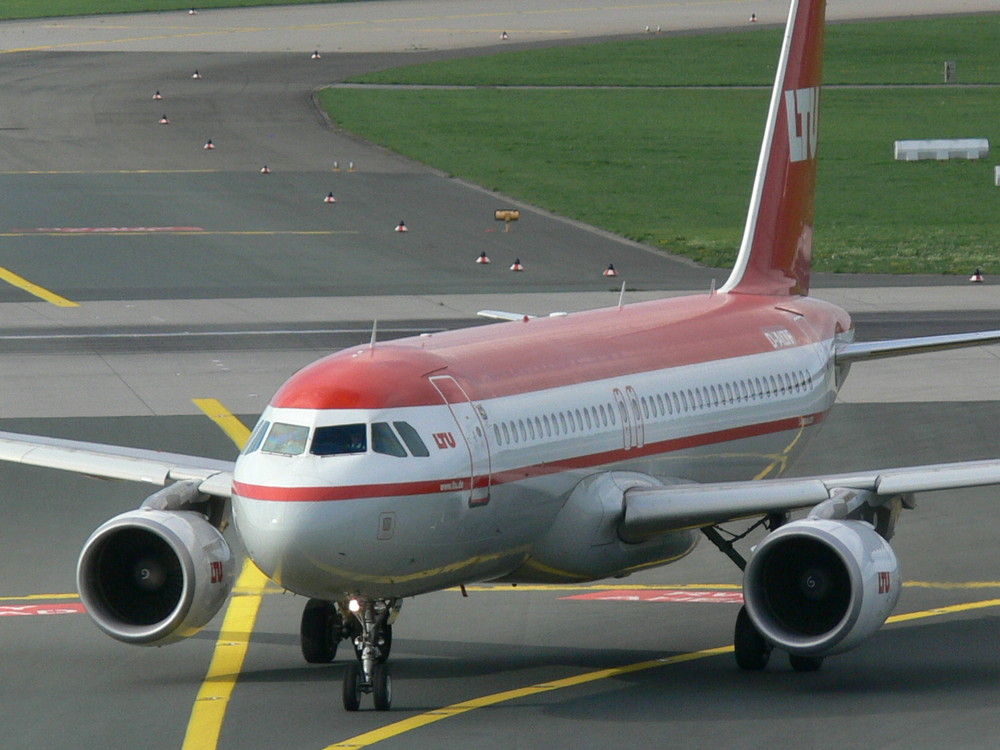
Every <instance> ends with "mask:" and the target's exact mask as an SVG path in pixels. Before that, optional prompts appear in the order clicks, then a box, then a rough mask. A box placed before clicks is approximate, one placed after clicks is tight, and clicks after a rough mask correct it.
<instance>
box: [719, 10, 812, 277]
mask: <svg viewBox="0 0 1000 750" xmlns="http://www.w3.org/2000/svg"><path fill="white" fill-rule="evenodd" d="M825 6H826V0H792V4H791V8H790V9H789V12H788V25H787V26H786V28H785V39H784V43H783V45H782V48H781V57H780V59H779V61H778V72H777V75H776V76H775V80H774V89H773V91H772V94H771V107H770V110H769V111H768V115H767V126H766V128H765V130H764V142H763V144H762V145H761V151H760V158H759V160H758V162H757V176H756V178H755V180H754V186H753V194H752V196H751V199H750V210H749V212H748V214H747V223H746V226H745V228H744V230H743V241H742V243H741V244H740V251H739V255H738V256H737V258H736V265H735V266H734V268H733V272H732V274H731V275H730V277H729V280H728V281H726V283H725V284H724V285H723V286H722V288H721V289H720V290H719V291H720V292H736V293H741V294H766V295H793V294H807V293H808V292H809V268H810V265H811V261H812V234H813V208H814V204H815V192H816V147H817V143H818V140H817V135H818V122H819V120H818V117H819V98H820V97H819V92H820V83H821V81H822V77H823V36H824V18H825Z"/></svg>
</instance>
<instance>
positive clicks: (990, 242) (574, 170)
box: [320, 16, 1000, 274]
mask: <svg viewBox="0 0 1000 750" xmlns="http://www.w3.org/2000/svg"><path fill="white" fill-rule="evenodd" d="M763 31H764V33H761V32H760V31H759V30H757V29H754V30H752V31H748V32H745V33H741V34H725V35H706V36H700V37H661V38H657V39H654V40H649V39H641V40H638V41H635V42H628V43H612V44H599V45H586V46H583V47H578V48H559V49H551V50H542V51H538V52H524V53H522V52H518V53H511V54H501V55H496V56H492V57H488V58H482V59H473V60H461V61H455V62H446V63H439V64H434V65H428V66H413V67H411V68H403V69H398V70H394V71H386V72H384V73H380V74H377V75H373V76H368V77H366V80H374V81H378V82H386V81H399V82H407V83H435V84H470V85H477V86H479V85H482V86H486V85H489V86H491V87H490V88H479V89H471V90H461V91H441V90H428V89H402V90H388V91H386V90H352V89H332V90H325V91H323V92H321V97H320V98H321V102H322V103H323V105H324V106H325V107H326V109H327V110H328V112H329V113H330V115H331V117H332V118H333V120H334V121H335V122H336V123H337V124H338V125H339V126H341V127H344V128H346V129H347V130H350V131H352V132H355V133H358V134H360V135H362V136H363V137H365V138H367V139H369V140H372V141H375V142H377V143H381V144H384V145H386V146H388V147H389V148H392V149H394V150H396V151H398V152H400V153H403V154H405V155H407V156H410V157H412V158H414V159H417V160H419V161H422V162H425V163H428V164H432V165H434V166H436V167H438V168H440V169H442V170H444V171H446V172H448V173H450V174H454V175H458V176H461V177H463V178H465V179H468V180H471V181H473V182H476V183H479V184H481V185H484V186H486V187H489V188H491V189H494V190H498V191H501V192H504V193H507V194H510V195H514V196H517V197H518V198H521V199H524V200H526V201H528V202H530V203H533V204H535V205H539V206H542V207H544V208H547V209H549V210H552V211H555V212H557V213H560V214H563V215H566V216H571V217H573V218H577V219H580V220H582V221H586V222H588V223H591V224H594V225H596V226H600V227H603V228H605V229H608V230H611V231H613V232H616V233H618V234H621V235H623V236H626V237H629V238H631V239H635V240H638V241H641V242H647V243H650V244H653V245H655V246H658V247H660V248H663V249H665V250H668V251H670V252H674V253H678V254H682V255H686V256H688V257H690V258H693V259H695V260H698V261H700V262H703V263H705V264H707V265H711V266H727V265H729V264H730V263H731V262H732V260H733V258H734V257H735V252H736V248H737V246H738V244H739V238H740V233H741V231H742V225H743V220H744V218H745V213H746V207H747V203H748V200H749V194H750V189H751V185H752V181H753V172H754V169H755V166H756V159H757V152H758V150H759V147H760V138H761V134H762V130H763V121H764V117H765V115H766V110H767V99H768V94H769V91H768V89H767V87H766V86H765V87H764V88H756V89H754V88H749V89H741V88H735V87H733V86H726V87H723V86H712V84H717V83H720V82H730V83H731V82H733V81H738V82H741V83H745V84H748V85H755V84H762V83H769V82H770V81H769V79H770V78H771V76H772V75H773V72H772V71H773V67H774V64H775V58H776V57H777V51H778V46H779V38H778V35H777V34H776V33H772V32H770V31H768V30H763ZM829 42H830V43H829V54H828V56H827V70H828V71H830V73H829V74H828V76H827V78H828V79H829V78H832V79H833V80H834V81H837V82H839V83H841V84H846V85H848V86H851V85H852V84H855V85H854V86H852V87H849V88H828V89H826V90H825V91H824V93H823V116H822V120H821V126H820V165H819V182H818V194H817V210H816V219H817V221H816V235H815V253H814V255H815V267H816V268H817V270H824V271H837V272H865V273H869V272H888V273H957V274H968V273H969V272H971V270H972V269H973V268H974V267H976V266H977V265H979V266H981V267H982V268H983V269H984V271H988V272H993V271H994V269H996V270H998V271H1000V252H998V250H997V249H996V244H997V243H996V239H995V238H997V237H1000V211H998V208H1000V188H997V187H995V186H994V184H993V165H992V163H991V162H990V163H987V161H985V160H984V161H979V162H968V161H955V162H919V163H903V162H896V161H894V159H893V141H895V140H897V139H904V138H939V137H940V138H947V137H956V138H957V137H986V138H989V139H990V140H991V141H992V142H994V143H996V142H998V138H1000V97H998V91H997V89H996V88H995V87H993V86H991V85H984V86H982V87H974V86H952V87H936V88H923V87H914V86H907V85H903V86H902V87H899V84H912V83H923V82H926V83H930V82H931V78H932V77H933V76H934V75H935V74H934V73H933V72H932V68H933V69H935V70H937V73H936V75H937V76H938V78H937V79H935V80H936V81H940V80H941V77H942V76H943V72H942V71H943V62H944V60H945V59H955V60H956V61H957V62H958V70H959V76H960V77H961V79H962V80H966V77H972V76H973V75H975V77H977V78H978V79H979V80H980V83H982V84H995V83H998V82H1000V58H998V57H997V56H996V54H995V51H994V50H995V49H996V48H997V47H1000V16H976V17H970V18H954V19H935V20H931V21H927V20H920V21H905V22H891V23H867V24H844V25H837V26H833V27H831V29H830V32H829ZM963 44H964V45H965V46H964V47H963ZM878 50H881V51H882V52H881V53H880V54H875V52H876V51H878ZM943 55H948V56H947V57H943ZM918 60H930V61H933V65H932V64H931V63H927V65H926V66H925V69H918V66H917V61H918ZM499 82H505V83H508V84H530V85H537V86H543V87H544V86H551V85H554V84H558V85H583V84H595V83H596V84H600V85H610V86H615V88H610V89H554V88H542V89H529V90H525V89H513V88H509V87H496V88H494V87H492V86H493V85H495V84H497V83H499ZM882 84H889V85H892V87H890V88H884V87H880V85H882ZM636 86H656V87H660V88H652V89H649V88H641V89H640V88H635V87H636ZM699 86H709V88H689V87H699Z"/></svg>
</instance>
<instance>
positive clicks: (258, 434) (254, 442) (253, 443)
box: [243, 419, 271, 453]
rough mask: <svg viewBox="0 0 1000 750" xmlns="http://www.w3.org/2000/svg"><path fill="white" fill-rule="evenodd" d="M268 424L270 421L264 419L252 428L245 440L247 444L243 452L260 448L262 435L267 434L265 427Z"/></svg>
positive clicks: (269, 424)
mask: <svg viewBox="0 0 1000 750" xmlns="http://www.w3.org/2000/svg"><path fill="white" fill-rule="evenodd" d="M270 426H271V423H270V422H268V421H267V420H266V419H262V420H260V421H259V422H258V423H257V426H256V427H254V428H253V432H252V433H251V434H250V439H249V440H247V444H246V445H245V446H244V448H243V453H253V452H254V451H255V450H257V449H258V448H260V444H261V442H262V441H263V440H264V435H265V434H267V428H268V427H270Z"/></svg>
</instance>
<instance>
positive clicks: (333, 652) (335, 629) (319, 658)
mask: <svg viewBox="0 0 1000 750" xmlns="http://www.w3.org/2000/svg"><path fill="white" fill-rule="evenodd" d="M340 629H341V621H340V612H338V611H337V605H335V604H334V603H333V602H327V601H323V600H322V599H310V600H309V601H308V602H306V607H305V609H304V610H302V623H301V625H300V627H299V643H300V645H301V646H302V656H303V657H304V658H305V660H306V662H307V663H309V664H329V663H330V662H332V661H333V660H334V659H335V658H336V656H337V644H338V643H339V642H340Z"/></svg>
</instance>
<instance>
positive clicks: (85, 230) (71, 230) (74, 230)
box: [14, 227, 205, 234]
mask: <svg viewBox="0 0 1000 750" xmlns="http://www.w3.org/2000/svg"><path fill="white" fill-rule="evenodd" d="M14 231H15V232H39V233H52V232H58V233H60V234H89V233H93V234H100V233H113V232H204V231H205V229H204V228H203V227H48V228H45V227H38V228H35V229H15V230H14Z"/></svg>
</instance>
